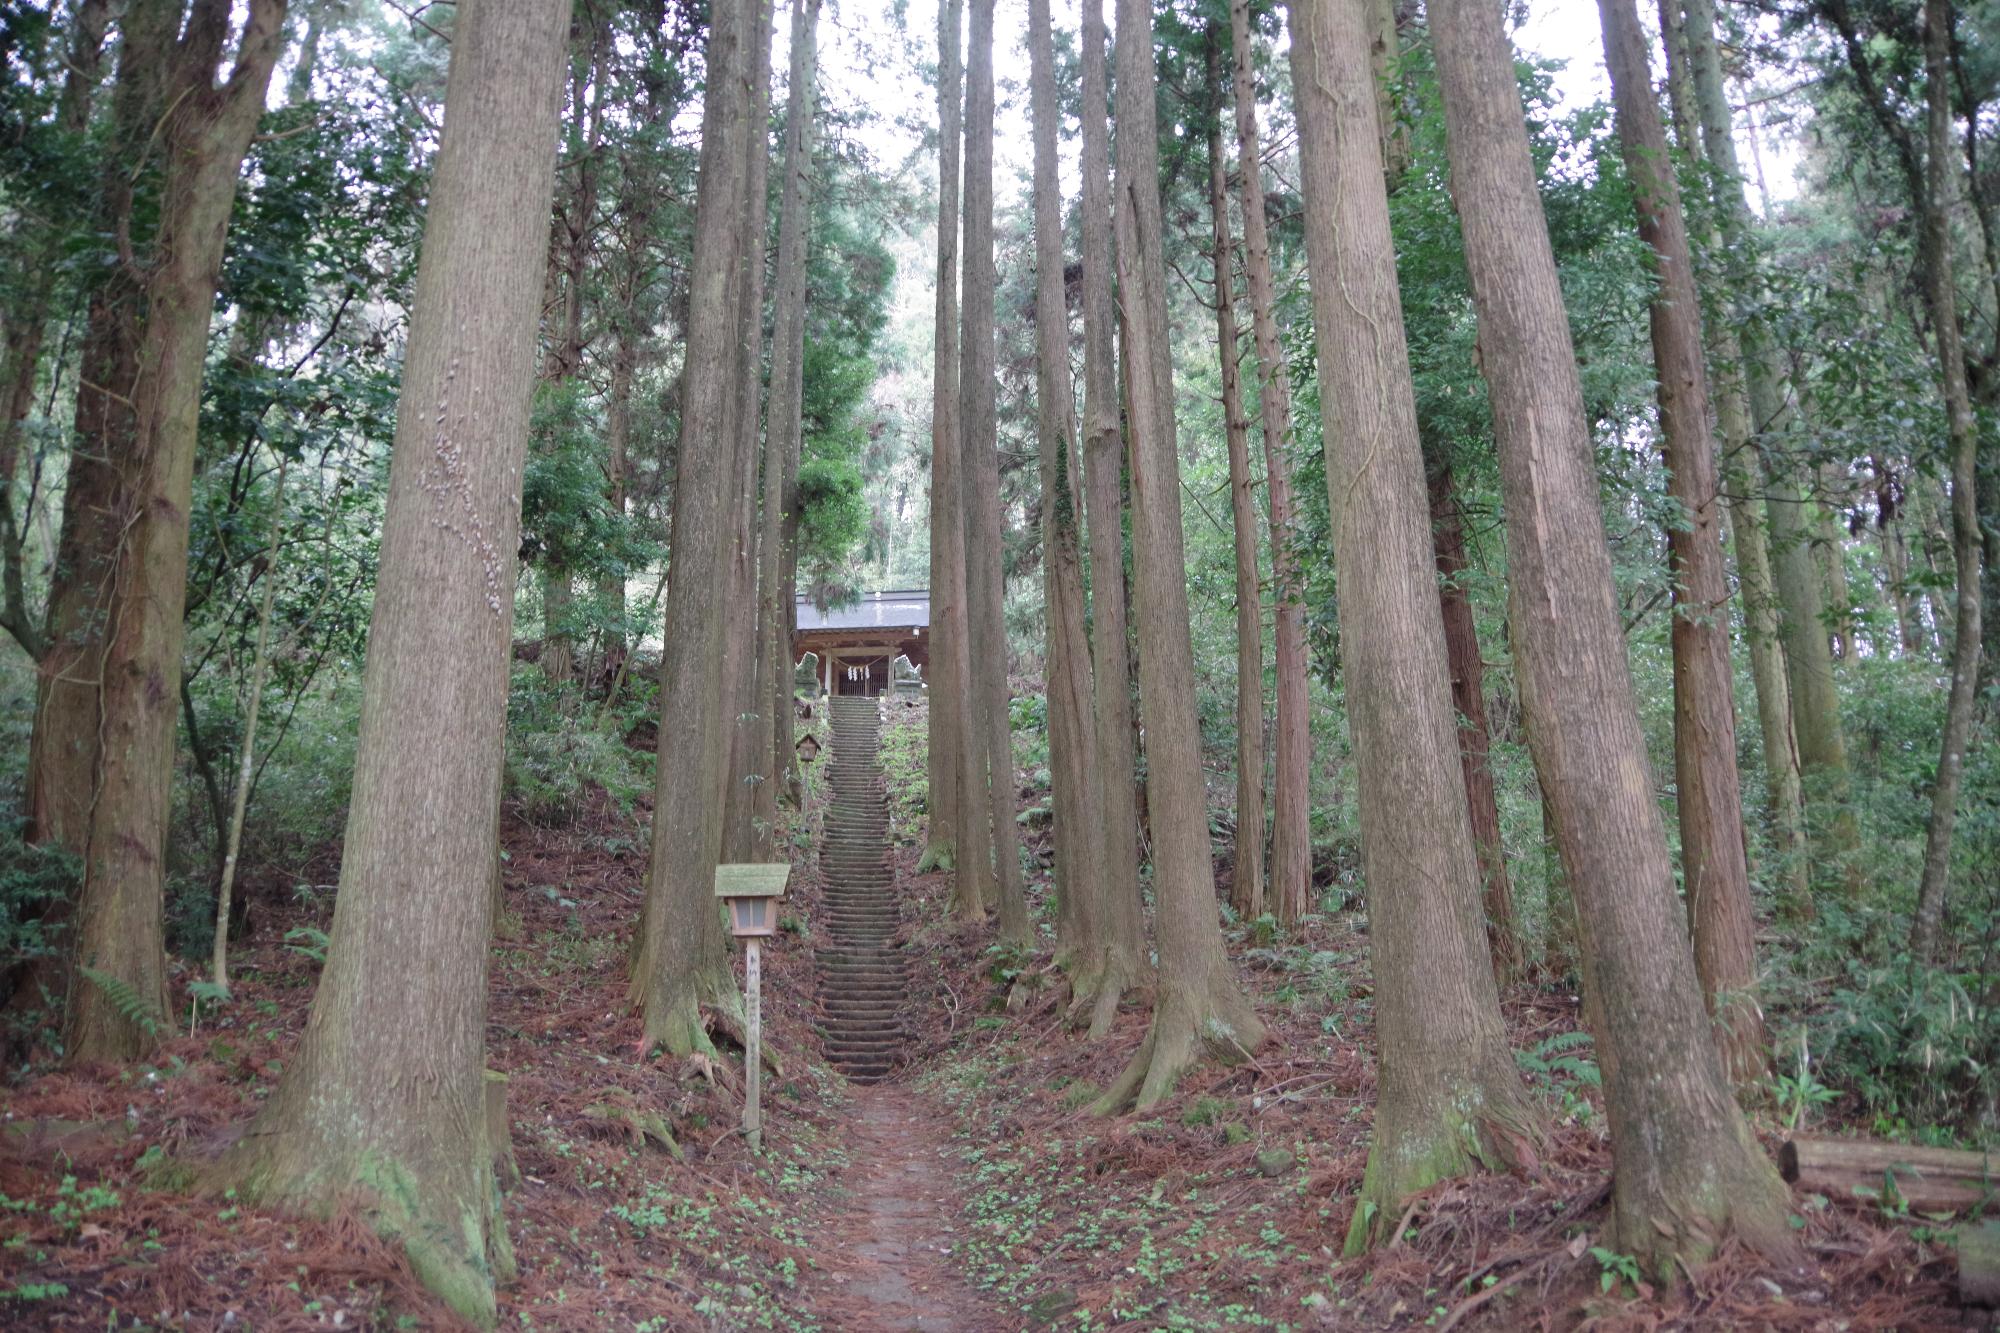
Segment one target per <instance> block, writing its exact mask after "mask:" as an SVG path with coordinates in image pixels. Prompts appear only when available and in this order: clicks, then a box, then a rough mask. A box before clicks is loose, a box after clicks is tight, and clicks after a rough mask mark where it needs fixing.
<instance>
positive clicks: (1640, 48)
mask: <svg viewBox="0 0 2000 1333" xmlns="http://www.w3.org/2000/svg"><path fill="white" fill-rule="evenodd" d="M1598 12H1599V13H1600V14H1601V15H1602V16H1603V23H1604V47H1605V56H1606V63H1607V66H1608V68H1609V70H1610V73H1611V86H1612V94H1613V99H1614V102H1615V105H1616V111H1617V125H1618V137H1619V141H1620V143H1621V145H1622V147H1623V151H1624V155H1625V161H1626V170H1627V171H1628V173H1629V174H1630V175H1631V178H1632V183H1633V189H1632V199H1633V206H1634V208H1635V210H1636V212H1637V214H1638V223H1639V235H1640V238H1641V239H1642V240H1643V241H1644V242H1645V243H1646V244H1647V245H1648V246H1649V247H1650V248H1651V250H1652V252H1653V256H1654V264H1655V269H1656V273H1657V279H1658V286H1657V288H1656V289H1655V292H1654V296H1653V300H1652V317H1651V323H1652V342H1653V360H1654V362H1655V365H1656V367H1657V379H1658V384H1659V389H1658V396H1659V404H1660V435H1661V441H1662V445H1661V448H1662V453H1663V455H1664V457H1665V460H1666V465H1667V494H1668V495H1669V496H1670V497H1672V498H1673V499H1674V500H1675V501H1676V502H1677V503H1678V504H1679V506H1680V510H1681V514H1682V516H1683V519H1684V522H1685V526H1676V527H1675V528H1674V529H1673V530H1672V531H1670V532H1669V533H1668V534H1667V558H1668V565H1669V568H1670V570H1671V572H1672V574H1673V580H1674V601H1673V604H1674V619H1673V630H1672V640H1673V659H1674V775H1675V785H1676V804H1677V806H1678V808H1679V812H1680V831H1681V879H1682V883H1683V885H1684V886H1685V889H1684V891H1685V893H1686V896H1687V912H1688V919H1689V922H1690V923H1691V926H1692V929H1693V934H1694V957H1695V971H1696V973H1697V974H1698V975H1699V977H1700V979H1701V993H1702V996H1703V997H1704V998H1705V999H1706V1000H1707V1002H1708V1005H1709V1009H1710V1011H1711V1012H1712V1013H1713V1014H1714V1016H1715V1020H1716V1026H1717V1031H1718V1035H1719V1036H1720V1037H1721V1039H1722V1044H1723V1058H1724V1061H1725V1063H1726V1064H1727V1066H1728V1069H1729V1073H1730V1076H1731V1077H1732V1078H1733V1079H1736V1080H1738V1081H1743V1080H1747V1079H1750V1078H1754V1077H1755V1076H1756V1075H1757V1074H1758V1073H1759V1072H1761V1071H1762V1069H1763V1066H1764V1054H1763V1047H1764V1033H1763V1018H1762V1014H1761V1012H1760V1010H1759V1009H1758V1007H1757V1003H1756V999H1755V996H1754V993H1753V988H1754V986H1755V983H1756V976H1757V955H1756V922H1755V917H1754V913H1753V910H1752V907H1751V903H1750V870H1749V866H1748V864H1747V862H1746V859H1745V854H1744V844H1743V794H1742V786H1741V780H1740V778H1739V776H1738V773H1737V769H1736V702H1735V676H1734V671H1733V669H1732V667H1731V665H1730V660H1729V578H1728V574H1727V571H1726V569H1725V567H1724V563H1723V557H1722V533H1721V511H1720V508H1719V507H1718V505H1717V502H1716V501H1717V496H1718V495H1719V493H1720V489H1721V483H1720V481H1719V479H1718V477H1717V475H1716V469H1715V442H1714V439H1713V437H1712V435H1711V434H1710V430H1709V420H1708V383H1707V375H1706V372H1705V370H1704V368H1703V364H1702V350H1701V315H1700V312H1701V305H1700V301H1699V298H1698V297H1697V296H1696V295H1695V286H1694V273H1693V269H1692V261H1691V258H1690V254H1689V247H1688V238H1687V226H1686V223H1685V222H1684V221H1683V219H1682V215H1681V206H1680V191H1679V188H1678V187H1677V185H1676V184H1675V181H1674V177H1673V173H1672V169H1671V166H1670V164H1669V162H1668V158H1667V139H1666V132H1665V130H1664V128H1663V127H1662V126H1661V124H1660V108H1659V105H1658V104H1657V103H1656V102H1655V101H1654V100H1653V89H1652V82H1651V79H1650V77H1649V75H1648V74H1647V66H1646V45H1645V37H1644V35H1643V33H1642V32H1641V30H1640V28H1639V16H1638V11H1637V8H1636V6H1635V5H1634V3H1633V0H1599V3H1598Z"/></svg>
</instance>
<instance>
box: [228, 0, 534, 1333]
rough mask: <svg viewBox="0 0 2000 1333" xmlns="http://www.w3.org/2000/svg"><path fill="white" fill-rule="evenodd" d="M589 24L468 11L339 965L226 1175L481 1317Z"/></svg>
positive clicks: (401, 455) (423, 307)
mask: <svg viewBox="0 0 2000 1333" xmlns="http://www.w3.org/2000/svg"><path fill="white" fill-rule="evenodd" d="M568 8H569V6H568V5H567V4H563V3H556V4H547V3H542V2H541V0H473V2H472V3H467V4H463V5H461V7H460V9H459V14H458V21H457V23H456V25H455V28H454V32H453V40H452V53H451V74H450V79H449V83H448V85H447V92H446V103H445V107H446V110H445V129H444V138H443V142H442V144H441V146H440V148H439V152H438V162H437V169H436V172H435V174H434V176H433V179H432V183H431V189H430V212H429V219H428V222H427V225H426V228H425V236H424V245H423V255H422V259H421V262H420V264H419V267H418V273H417V289H416V299H415V303H414V308H413V314H412V320H411V329H410V338H409V353H408V356H407V359H406V361H405V365H404V374H403V391H402V395H401V403H400V407H399V410H398V415H397V431H396V436H397V447H396V450H395V454H394V462H393V464H392V466H391V470H390V480H389V502H388V512H387V518H386V520H385V523H384V528H383V543H382V559H381V576H380V580H379V582H378V584H377V589H376V594H375V609H374V614H373V618H372V621H371V624H370V627H369V642H368V658H367V662H368V665H367V671H366V679H365V681H364V684H363V695H362V709H361V734H360V741H359V748H358V750H357V752H356V759H355V772H354V794H353V802H352V804H351V806H350V808H349V813H348V823H347V837H346V842H345V853H344V856H343V859H342V863H341V876H340V893H339V897H338V898H337V899H336V901H335V907H334V918H333V929H332V931H331V936H332V940H331V944H330V946H329V948H328V952H327V960H326V968H325V971H324V973H323V974H322V975H321V978H320V982H319V988H318V990H317V992H316V993H315V994H314V997H313V1006H312V1012H311V1014H310V1016H309V1017H308V1019H307V1021H306V1029H305V1033H304V1035H303V1036H302V1037H301V1038H300V1042H299V1048H298V1052H297V1055H296V1056H295V1057H294V1058H293V1059H292V1060H291V1061H289V1062H288V1065H289V1067H288V1068H287V1069H286V1071H285V1076H284V1079H283V1081H282V1082H281V1083H280V1084H279V1087H278V1091H277V1093H276V1094H275V1095H274V1096H273V1098H272V1099H271V1102H270V1103H269V1104H268V1105H267V1106H266V1107H265V1109H264V1110H263V1112H262V1113H260V1114H259V1115H258V1117H257V1118H256V1120H255V1121H253V1122H252V1124H251V1125H250V1128H249V1130H248V1132H247V1133H246V1134H245V1135H244V1136H243V1138H242V1139H241V1140H239V1141H238V1142H237V1144H236V1145H235V1147H234V1148H232V1149H231V1150H230V1151H229V1152H228V1153H227V1154H226V1155H225V1156H224V1157H223V1159H222V1160H221V1161H220V1162H219V1163H218V1164H217V1165H216V1167H215V1168H214V1169H213V1170H212V1172H211V1173H210V1174H209V1175H208V1177H207V1178H206V1180H205V1182H204V1183H205V1186H206V1188H207V1189H209V1190H210V1191H212V1192H215V1193H221V1192H222V1191H224V1190H227V1189H232V1188H233V1189H235V1190H237V1191H238V1193H239V1194H240V1195H241V1197H243V1198H245V1199H254V1200H257V1201H259V1202H262V1203H270V1204H278V1205H283V1206H288V1207H292V1208H296V1209H298V1210H300V1211H304V1212H309V1213H314V1214H319V1215H325V1214H327V1213H330V1212H332V1211H333V1210H334V1209H335V1208H336V1207H338V1206H339V1204H340V1203H341V1201H342V1200H343V1199H347V1198H353V1199H354V1200H355V1201H356V1202H357V1203H358V1205H359V1206H360V1208H361V1209H362V1211H363V1213H364V1215H365V1216H367V1218H368V1219H369V1220H370V1222H371V1223H372V1224H373V1225H374V1226H375V1227H376V1228H377V1229H379V1230H380V1231H382V1232H384V1233H385V1234H387V1235H389V1236H392V1237H395V1238H398V1239H400V1240H401V1241H402V1242H403V1245H404V1247H405V1248H406V1250H407V1251H408V1253H409V1256H410V1259H411V1261H412V1263H413V1264H414V1266H415V1267H416V1270H417V1273H418V1276H419V1277H420V1278H422V1280H423V1281H424V1282H425V1283H426V1284H427V1285H428V1286H430V1287H431V1288H432V1289H433V1290H434V1291H436V1292H438V1293H439V1294H440V1295H441V1296H443V1297H444V1299H445V1300H446V1301H447V1302H448V1303H449V1304H450V1305H451V1306H452V1307H453V1309H455V1310H456V1311H457V1312H458V1313H459V1314H460V1315H462V1316H464V1317H465V1318H467V1319H469V1320H471V1321H473V1322H474V1323H476V1324H479V1325H481V1326H491V1324H492V1323H493V1319H494V1295H493V1288H494V1283H495V1281H496V1279H498V1280H501V1281H504V1280H506V1279H507V1278H508V1277H510V1276H511V1274H512V1270H513V1262H512V1254H511V1250H510V1249H509V1247H508V1244H507V1236H506V1230H505V1226H504V1223H503V1222H502V1220H501V1216H500V1193H499V1187H498V1184H497V1182H496V1180H495V1177H494V1171H493V1161H494V1156H495V1149H496V1145H495V1144H494V1142H493V1139H492V1134H493V1132H492V1131H491V1130H490V1129H489V1128H488V1125H487V1116H486V1104H487V1103H486V1098H487V1092H486V1087H485V1082H486V1079H485V1073H484V1065H485V1061H484V1050H485V1037H486V951H487V937H488V931H489V928H490V922H489V916H490V910H491V909H490V904H491V898H490V896H489V883H490V879H491V875H492V868H493V863H494V859H495V857H496V855H497V849H496V848H495V847H494V845H493V843H492V840H491V831H492V822H493V812H494V809H495V808H496V805H497V802H498V797H499V791H498V787H497V784H496V783H495V782H494V775H495V774H496V773H497V772H498V771H499V768H500V762H501V753H502V750H503V748H504V731H505V723H506V709H507V704H506V700H507V675H508V668H509V658H510V654H511V635H512V627H513V593H514V567H515V550H516V544H517V541H518V534H519V529H520V515H521V491H520V476H521V467H522V464H523V462H524V461H525V459H526V454H527V441H528V411H529V400H530V390H531V386H532V385H533V382H534V362H535V320H536V313H537V309H536V308H537V305H538V304H539V300H540V296H541V284H540V282H539V281H538V279H539V277H540V275H541V272H542V266H543V258H544V253H545V252H544V247H545V246H546V245H547V243H548V226H549V201H550V197H551V195H552V193H553V185H554V165H555V139H556V126H557V116H558V109H557V103H558V95H559V90H560V86H561V73H562V50H563V41H564V37H565V35H566V33H567V31H568V12H567V11H568ZM419 1018H420V1019H421V1021H418V1019H419Z"/></svg>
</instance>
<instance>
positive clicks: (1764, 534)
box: [1662, 0, 1813, 921]
mask: <svg viewBox="0 0 2000 1333" xmlns="http://www.w3.org/2000/svg"><path fill="white" fill-rule="evenodd" d="M1679 5H1680V0H1665V3H1664V5H1663V7H1662V13H1663V14H1674V13H1678V12H1680V9H1679ZM1664 21H1665V20H1663V22H1664ZM1682 34H1683V37H1684V42H1683V48H1684V50H1685V52H1686V61H1685V64H1686V66H1687V69H1688V72H1689V80H1688V82H1689V85H1690V91H1691V92H1692V94H1693V100H1694V107H1693V109H1694V110H1695V111H1697V112H1698V114H1699V118H1700V125H1701V133H1700V134H1699V135H1696V134H1693V133H1691V132H1688V131H1686V130H1684V131H1683V134H1682V138H1683V141H1684V142H1686V143H1687V144H1688V145H1689V151H1690V152H1691V153H1692V154H1693V155H1695V156H1697V157H1700V158H1702V159H1704V160H1707V161H1710V162H1715V163H1718V164H1719V166H1720V169H1721V170H1722V171H1723V172H1725V173H1727V174H1728V179H1730V180H1732V181H1733V180H1734V173H1735V170H1736V156H1735V153H1736V144H1735V139H1734V137H1733V135H1732V134H1731V132H1730V126H1729V116H1730V109H1729V102H1728V95H1727V92H1726V89H1725V87H1724V84H1723V81H1722V63H1721V58H1720V55H1719V53H1718V52H1717V50H1716V44H1715V14H1714V7H1713V3H1712V0H1687V3H1686V14H1685V22H1684V24H1683V26H1682ZM1718 153H1720V154H1722V155H1723V157H1722V158H1720V159H1718V158H1717V157H1716V154H1718ZM1731 188H1733V189H1734V190H1735V192H1736V198H1737V199H1738V201H1739V203H1740V201H1741V199H1742V190H1741V187H1740V185H1737V186H1726V187H1725V188H1724V193H1727V190H1728V189H1731ZM1720 211H1722V212H1724V213H1727V211H1728V205H1727V202H1726V201H1724V202H1723V208H1722V209H1721V210H1720ZM1727 226H1728V224H1726V223H1725V224H1723V227H1722V228H1720V229H1722V230H1726V229H1727ZM1730 234H1731V236H1732V239H1734V240H1735V241H1736V242H1738V243H1739V245H1740V243H1741V241H1742V239H1743V236H1742V229H1741V228H1738V229H1736V230H1735V231H1734V232H1732V233H1730ZM1707 248H1708V249H1709V250H1710V251H1712V252H1716V253H1724V254H1727V253H1731V251H1730V250H1729V248H1728V247H1726V246H1725V245H1723V244H1721V243H1720V242H1718V243H1716V244H1712V245H1710V246H1709V247H1707ZM1737 276H1740V275H1735V274H1730V273H1728V272H1723V273H1719V274H1716V275H1714V277H1715V279H1716V280H1717V281H1718V282H1727V281H1732V280H1734V278H1736V277H1737ZM1706 334H1707V342H1708V351H1709V358H1708V361H1709V367H1710V370H1711V372H1712V374H1713V375H1714V389H1715V419H1716V429H1717V432H1718V433H1719V434H1720V435H1721V437H1722V441H1721V445H1722V453H1723V457H1724V459H1725V460H1726V462H1725V464H1724V467H1723V477H1724V482H1725V485H1726V487H1727V490H1728V493H1729V502H1728V509H1727V518H1728V522H1729V528H1730V536H1731V537H1732V538H1733V539H1734V543H1735V547H1736V575H1737V580H1738V582H1739V583H1740V585H1741V587H1742V591H1743V626H1744V637H1745V638H1746V639H1748V640H1749V646H1750V674H1751V679H1752V681H1753V683H1754V684H1755V686H1756V692H1757V724H1758V731H1759V735H1760V738H1761V740H1762V749H1763V755H1764V784H1765V792H1766V809H1767V812H1768V814H1769V816H1770V821H1771V836H1772V840H1773V841H1774V842H1775V843H1776V844H1777V851H1778V867H1777V870H1778V877H1779V886H1780V887H1779V890H1778V897H1779V905H1780V909H1781V910H1782V911H1783V912H1784V914H1785V915H1786V916H1787V917H1789V918H1791V919H1793V920H1795V921H1803V920H1808V919H1810V918H1811V917H1812V915H1813V903H1812V877H1811V867H1810V858H1809V854H1808V848H1807V844H1806V822H1805V788H1804V785H1803V781H1802V778H1801V774H1800V767H1799V747H1798V741H1797V738H1796V737H1795V736H1794V734H1793V730H1792V717H1793V709H1792V687H1791V681H1790V679H1789V678H1788V676H1787V675H1786V666H1785V649H1784V643H1783V641H1782V630H1781V625H1780V614H1779V601H1778V594H1777V586H1776V583H1775V580H1774V578H1773V574H1772V569H1771V547H1770V533H1769V530H1768V528H1767V526H1766V524H1765V521H1764V516H1763V514H1762V513H1760V512H1759V508H1760V507H1759V504H1758V499H1759V496H1760V495H1761V493H1762V492H1763V491H1764V490H1765V488H1766V487H1765V479H1764V467H1763V461H1762V458H1761V456H1760V455H1759V453H1758V444H1757V430H1758V427H1757V424H1756V422H1755V420H1754V419H1753V417H1752V413H1751V405H1750V397H1749V384H1748V377H1747V375H1746V365H1745V358H1744V354H1743V343H1742V339H1741V337H1740V336H1739V335H1738V331H1737V329H1736V328H1735V327H1734V326H1732V325H1731V324H1729V323H1728V322H1727V321H1726V320H1717V321H1715V322H1714V323H1713V324H1712V325H1711V326H1709V327H1708V328H1707V330H1706Z"/></svg>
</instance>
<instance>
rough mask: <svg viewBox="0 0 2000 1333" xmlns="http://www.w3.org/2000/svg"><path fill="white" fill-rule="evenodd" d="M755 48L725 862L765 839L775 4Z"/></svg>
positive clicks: (727, 663) (727, 667) (729, 643)
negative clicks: (761, 563)
mask: <svg viewBox="0 0 2000 1333" xmlns="http://www.w3.org/2000/svg"><path fill="white" fill-rule="evenodd" d="M756 11H757V12H756V15H755V26H754V32H755V37H754V38H753V40H752V42H751V44H750V64H751V69H750V133H749V138H748V140H747V141H746V142H745V144H744V149H743V150H744V152H745V153H747V154H748V155H749V159H748V162H747V164H746V166H745V168H744V172H745V175H744V187H743V197H744V214H743V223H742V226H741V227H740V228H739V229H738V232H737V237H738V243H739V244H740V245H741V246H742V248H743V253H742V257H741V258H740V259H739V260H738V261H737V263H738V272H739V275H740V280H741V282H742V284H743V292H742V295H741V296H740V297H739V298H738V300H739V302H740V304H739V306H738V308H737V320H738V327H739V332H738V334H737V339H738V348H737V355H738V357H739V358H740V361H739V364H738V367H737V371H736V395H737V399H736V401H737V408H736V433H735V444H736V454H735V457H734V458H732V459H731V460H730V465H729V475H730V481H731V484H732V487H733V490H732V492H731V495H730V499H729V503H730V507H731V509H732V510H733V516H732V519H731V523H730V527H731V533H730V538H731V540H730V549H729V600H728V601H727V602H726V603H725V604H724V606H723V628H722V645H723V646H722V719H723V721H722V725H723V749H724V751H725V753H726V754H727V763H726V765H725V767H724V769H723V772H722V774H721V776H722V779H723V782H724V786H723V796H722V811H723V825H722V859H723V860H725V861H730V862H737V863H741V862H744V861H748V860H749V859H750V855H751V851H752V848H753V846H754V844H755V842H756V830H755V828H754V827H753V824H752V811H753V808H754V807H755V804H756V786H757V783H756V778H757V776H758V775H759V774H761V773H762V771H763V765H762V763H761V762H759V760H758V757H757V756H756V754H755V753H754V751H755V747H756V746H757V744H758V728H757V720H758V718H759V716H760V715H761V714H762V713H763V711H764V700H763V699H762V698H761V697H760V695H761V693H762V692H761V691H759V690H758V689H756V687H755V682H756V663H757V604H758V602H757V572H758V560H757V538H758V522H757V481H758V475H757V473H758V461H759V459H760V458H762V456H763V450H762V447H761V444H762V434H761V432H760V430H759V427H760V426H761V425H762V422H763V412H762V407H763V402H764V283H765V276H766V275H765V260H766V259H767V258H768V255H767V253H766V247H765V242H766V240H767V239H768V238H769V235H770V211H771V205H770V178H771V134H770V124H771V23H772V0H757V3H756Z"/></svg>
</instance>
